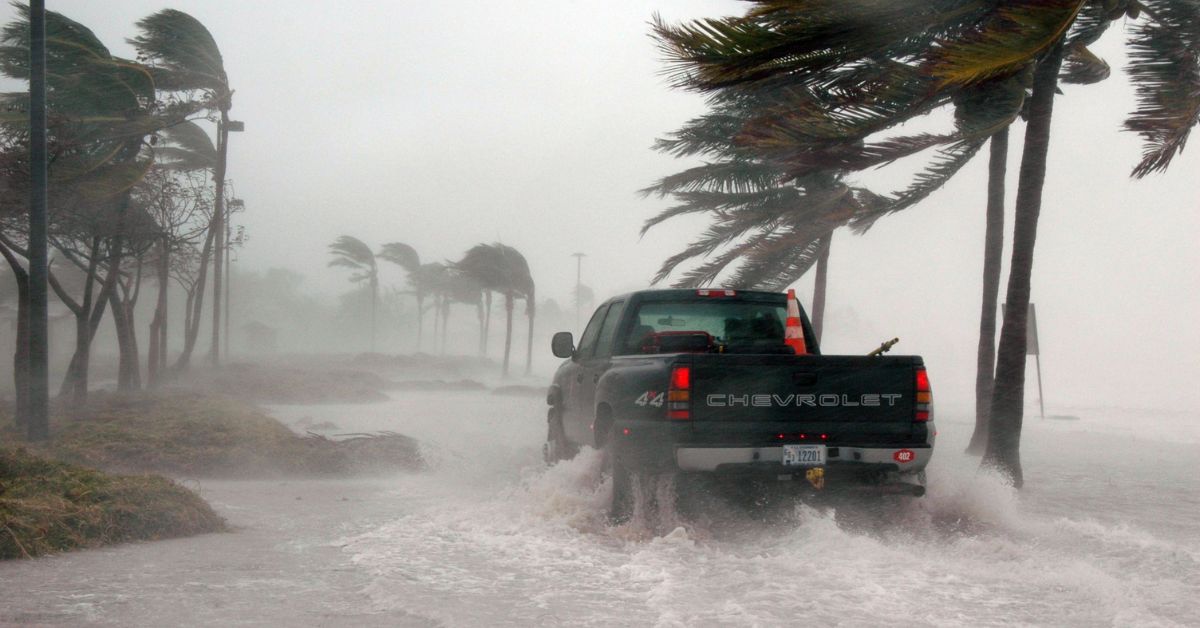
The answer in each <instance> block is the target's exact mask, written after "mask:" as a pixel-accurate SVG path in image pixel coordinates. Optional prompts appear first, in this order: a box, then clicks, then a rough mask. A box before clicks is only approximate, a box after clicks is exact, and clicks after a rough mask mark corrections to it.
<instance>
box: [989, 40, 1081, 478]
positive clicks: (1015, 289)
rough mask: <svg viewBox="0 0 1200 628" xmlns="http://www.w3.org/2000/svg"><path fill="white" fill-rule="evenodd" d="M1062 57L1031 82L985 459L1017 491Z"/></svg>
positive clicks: (1059, 52)
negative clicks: (1037, 255)
mask: <svg viewBox="0 0 1200 628" xmlns="http://www.w3.org/2000/svg"><path fill="white" fill-rule="evenodd" d="M1062 57H1063V44H1062V42H1061V41H1060V42H1059V43H1057V44H1055V45H1054V47H1053V48H1052V49H1051V50H1050V52H1049V53H1047V55H1046V57H1045V58H1044V59H1042V60H1041V61H1040V62H1039V63H1038V67H1037V70H1036V71H1035V72H1034V77H1033V96H1032V97H1031V99H1030V103H1029V123H1028V124H1027V125H1026V127H1025V146H1024V149H1023V152H1022V154H1021V172H1020V180H1019V182H1018V183H1017V203H1016V219H1015V224H1014V226H1013V249H1012V261H1011V263H1010V264H1009V271H1008V292H1007V294H1006V295H1005V299H1004V301H1005V307H1004V326H1003V328H1002V329H1001V331H1000V350H999V352H998V353H997V359H996V380H995V384H994V385H993V388H992V413H991V419H990V420H989V422H988V442H987V449H986V451H985V453H984V455H983V465H984V466H987V467H990V468H994V469H997V470H999V471H1000V472H1001V473H1004V474H1005V475H1007V476H1008V477H1010V478H1011V479H1012V482H1013V486H1015V487H1017V488H1020V487H1021V486H1022V485H1023V484H1024V482H1025V479H1024V475H1023V473H1022V470H1021V421H1022V419H1023V418H1024V417H1023V415H1024V410H1025V408H1024V403H1025V344H1026V337H1025V333H1026V324H1027V322H1028V321H1027V318H1028V315H1029V293H1030V282H1031V279H1032V274H1033V247H1034V243H1035V241H1036V240H1037V223H1038V215H1039V214H1040V213H1041V209H1042V187H1043V186H1044V185H1045V182H1046V154H1047V152H1048V150H1049V147H1050V119H1051V116H1052V114H1053V112H1054V92H1055V89H1056V88H1057V84H1058V71H1059V67H1060V66H1061V65H1062Z"/></svg>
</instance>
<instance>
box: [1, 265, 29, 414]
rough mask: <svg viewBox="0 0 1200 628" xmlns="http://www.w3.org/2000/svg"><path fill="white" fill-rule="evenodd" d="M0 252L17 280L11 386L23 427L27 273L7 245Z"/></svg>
mask: <svg viewBox="0 0 1200 628" xmlns="http://www.w3.org/2000/svg"><path fill="white" fill-rule="evenodd" d="M0 254H3V255H4V259H5V260H7V261H8V265H9V267H10V268H12V272H13V277H14V278H15V279H16V281H17V346H16V348H15V350H14V351H13V388H14V390H15V402H16V408H15V410H16V416H15V419H16V424H17V427H19V428H22V429H24V428H25V427H26V426H27V425H28V422H29V273H27V272H26V271H25V268H24V267H23V266H21V263H20V262H19V261H17V257H16V255H15V254H14V253H13V252H12V250H10V249H9V248H8V247H7V246H5V245H3V244H0Z"/></svg>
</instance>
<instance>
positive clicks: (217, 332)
mask: <svg viewBox="0 0 1200 628" xmlns="http://www.w3.org/2000/svg"><path fill="white" fill-rule="evenodd" d="M245 129H246V124H245V123H244V122H241V121H239V120H230V119H229V104H228V103H226V105H225V106H224V107H222V109H221V119H220V120H219V121H218V122H217V166H216V168H214V173H213V179H214V180H215V181H214V184H215V185H214V187H215V188H216V189H215V190H214V192H215V198H214V199H213V224H212V229H213V230H215V231H216V246H215V247H214V250H213V306H212V313H213V316H212V318H213V321H212V324H213V333H212V347H211V348H210V350H209V356H208V357H209V361H211V362H212V365H213V366H218V365H220V364H221V297H222V296H223V295H222V294H221V293H222V291H223V290H222V285H223V284H224V279H225V277H224V274H225V256H226V254H227V253H228V249H227V247H228V246H229V243H228V242H226V239H225V225H227V224H229V208H228V207H226V205H225V172H226V167H227V164H228V156H229V134H230V133H240V132H242V131H244V130H245Z"/></svg>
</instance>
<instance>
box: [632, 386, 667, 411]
mask: <svg viewBox="0 0 1200 628" xmlns="http://www.w3.org/2000/svg"><path fill="white" fill-rule="evenodd" d="M666 400H667V393H661V392H658V391H656V390H648V391H646V392H644V393H642V396H641V397H638V398H637V400H636V401H634V402H633V405H635V406H653V407H655V408H661V407H662V405H663V402H664V401H666Z"/></svg>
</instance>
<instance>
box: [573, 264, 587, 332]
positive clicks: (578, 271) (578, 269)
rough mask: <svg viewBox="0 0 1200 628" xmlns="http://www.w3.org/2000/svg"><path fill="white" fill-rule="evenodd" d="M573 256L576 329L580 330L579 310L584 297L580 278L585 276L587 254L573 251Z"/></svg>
mask: <svg viewBox="0 0 1200 628" xmlns="http://www.w3.org/2000/svg"><path fill="white" fill-rule="evenodd" d="M571 257H574V258H575V329H576V330H578V329H579V323H580V320H579V315H580V311H579V310H580V307H581V305H582V297H583V294H582V293H581V292H580V286H582V285H583V284H582V282H581V281H580V279H581V278H582V277H583V258H585V257H587V255H585V254H583V253H572V254H571Z"/></svg>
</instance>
